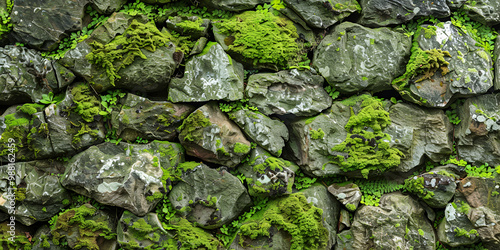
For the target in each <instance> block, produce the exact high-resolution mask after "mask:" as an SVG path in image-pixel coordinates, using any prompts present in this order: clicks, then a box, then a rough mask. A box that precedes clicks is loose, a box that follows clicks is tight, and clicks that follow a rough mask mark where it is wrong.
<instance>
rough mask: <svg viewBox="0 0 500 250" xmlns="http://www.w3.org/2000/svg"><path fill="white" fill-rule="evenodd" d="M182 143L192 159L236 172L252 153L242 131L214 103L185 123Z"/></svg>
mask: <svg viewBox="0 0 500 250" xmlns="http://www.w3.org/2000/svg"><path fill="white" fill-rule="evenodd" d="M180 130H181V131H180V134H179V140H180V142H181V144H182V146H184V148H186V152H187V154H188V155H192V156H195V157H198V158H200V159H202V160H204V161H207V162H212V163H216V164H220V165H224V166H226V167H229V168H232V167H235V166H236V165H238V164H239V163H240V162H241V160H243V158H244V157H245V155H247V154H248V153H249V152H250V142H249V141H248V140H247V139H246V138H245V136H244V135H243V133H242V132H241V130H240V128H239V127H238V126H237V125H236V124H235V123H234V122H232V121H231V120H229V118H228V117H227V116H226V114H224V113H222V111H220V109H219V107H218V105H217V104H216V103H214V102H211V103H208V104H206V105H203V106H202V107H200V108H199V109H197V110H195V111H194V112H193V113H191V114H190V115H189V116H188V117H187V118H186V119H185V120H184V122H183V123H182V126H181V129H180Z"/></svg>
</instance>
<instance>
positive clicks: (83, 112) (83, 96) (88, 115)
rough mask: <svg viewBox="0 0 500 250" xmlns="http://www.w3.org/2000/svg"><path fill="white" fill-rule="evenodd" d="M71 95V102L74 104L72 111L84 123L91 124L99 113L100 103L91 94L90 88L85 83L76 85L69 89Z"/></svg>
mask: <svg viewBox="0 0 500 250" xmlns="http://www.w3.org/2000/svg"><path fill="white" fill-rule="evenodd" d="M71 95H73V102H74V103H75V104H76V106H75V107H74V108H73V110H74V111H75V112H76V113H78V114H79V115H80V116H82V118H83V120H85V121H86V122H93V121H94V116H96V115H98V114H99V112H100V111H101V103H100V102H99V100H97V97H95V96H94V95H93V94H92V91H91V90H90V87H89V86H88V85H87V84H85V83H81V84H78V85H76V86H75V87H73V89H71Z"/></svg>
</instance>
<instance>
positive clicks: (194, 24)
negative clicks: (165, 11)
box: [166, 16, 210, 40]
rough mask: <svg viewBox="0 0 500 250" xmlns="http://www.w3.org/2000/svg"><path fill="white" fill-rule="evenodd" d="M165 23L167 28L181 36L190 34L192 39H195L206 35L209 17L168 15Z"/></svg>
mask: <svg viewBox="0 0 500 250" xmlns="http://www.w3.org/2000/svg"><path fill="white" fill-rule="evenodd" d="M166 24H167V29H168V30H170V31H175V32H177V33H179V34H181V35H183V36H190V37H191V39H192V40H196V39H198V38H200V37H203V36H207V34H208V28H209V27H210V19H202V18H201V17H198V16H190V17H187V16H174V17H172V16H170V17H169V18H168V19H167V21H166Z"/></svg>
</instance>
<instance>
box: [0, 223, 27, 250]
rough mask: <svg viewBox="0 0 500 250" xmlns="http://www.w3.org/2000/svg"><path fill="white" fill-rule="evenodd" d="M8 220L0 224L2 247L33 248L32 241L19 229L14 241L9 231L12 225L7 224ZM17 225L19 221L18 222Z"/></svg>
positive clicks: (22, 249) (0, 244)
mask: <svg viewBox="0 0 500 250" xmlns="http://www.w3.org/2000/svg"><path fill="white" fill-rule="evenodd" d="M7 223H8V221H5V222H3V223H1V224H0V248H1V249H3V250H29V249H31V242H30V240H28V238H27V237H26V236H25V234H24V233H23V232H22V231H21V230H18V231H16V236H15V237H14V239H13V241H11V239H12V238H11V237H12V236H11V235H10V233H9V231H10V226H8V225H7ZM16 225H17V223H16Z"/></svg>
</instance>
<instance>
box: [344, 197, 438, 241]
mask: <svg viewBox="0 0 500 250" xmlns="http://www.w3.org/2000/svg"><path fill="white" fill-rule="evenodd" d="M351 232H352V238H353V239H352V246H353V249H364V248H365V247H366V246H368V245H370V246H372V247H373V248H375V249H396V248H398V247H399V248H401V249H410V248H414V249H435V245H436V239H435V236H434V230H433V227H432V224H431V223H430V222H429V220H428V219H427V218H426V216H425V210H424V209H423V208H422V206H421V205H420V204H419V203H418V202H417V201H416V200H414V199H412V198H411V197H410V196H407V195H402V194H401V193H390V194H385V195H383V196H382V198H381V199H380V206H378V207H374V206H362V207H360V208H359V209H358V210H357V211H356V213H355V215H354V222H353V224H352V227H351Z"/></svg>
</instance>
